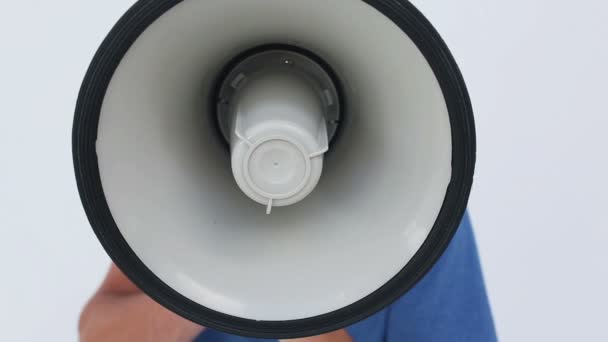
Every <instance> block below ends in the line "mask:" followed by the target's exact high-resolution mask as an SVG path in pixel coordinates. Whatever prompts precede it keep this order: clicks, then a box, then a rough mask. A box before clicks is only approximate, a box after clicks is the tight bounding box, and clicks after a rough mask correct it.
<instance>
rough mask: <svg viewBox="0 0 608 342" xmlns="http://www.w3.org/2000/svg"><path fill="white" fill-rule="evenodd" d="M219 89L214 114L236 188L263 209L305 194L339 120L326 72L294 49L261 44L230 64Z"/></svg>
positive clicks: (318, 173) (317, 174)
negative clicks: (228, 153)
mask: <svg viewBox="0 0 608 342" xmlns="http://www.w3.org/2000/svg"><path fill="white" fill-rule="evenodd" d="M219 95H220V98H219V103H218V115H219V118H218V119H219V122H220V126H221V128H222V132H223V133H224V135H225V136H226V137H227V139H228V141H229V142H230V148H231V159H232V171H233V175H234V178H235V180H236V183H237V184H238V186H239V187H240V189H241V190H242V191H243V192H244V193H245V194H246V195H247V196H248V197H249V198H251V199H253V200H254V201H256V202H258V203H260V204H264V205H266V207H267V213H268V214H270V212H271V210H272V208H273V207H275V206H287V205H292V204H295V203H297V202H299V201H301V200H303V199H304V198H306V197H307V196H308V195H309V194H310V193H311V192H312V191H313V190H314V189H315V187H316V185H317V184H318V182H319V179H320V178H321V173H322V170H323V156H324V154H325V153H326V152H327V151H328V146H329V135H330V134H331V135H333V134H335V130H336V125H337V124H338V121H339V99H338V94H337V89H336V87H335V85H334V84H333V82H332V81H331V78H330V76H329V75H327V74H326V73H325V72H324V70H323V68H321V67H320V66H318V65H317V64H316V63H315V62H314V61H312V60H311V59H309V58H307V57H305V56H303V55H301V54H298V53H295V52H290V51H282V50H272V51H265V52H261V53H258V54H255V55H252V56H250V57H248V58H246V59H245V60H244V61H242V62H241V63H239V64H238V65H236V66H235V67H234V68H233V69H232V71H231V72H230V73H229V74H228V76H227V77H226V79H225V80H224V83H223V84H222V86H221V88H220V94H219ZM328 122H329V124H330V125H331V126H329V127H330V129H328Z"/></svg>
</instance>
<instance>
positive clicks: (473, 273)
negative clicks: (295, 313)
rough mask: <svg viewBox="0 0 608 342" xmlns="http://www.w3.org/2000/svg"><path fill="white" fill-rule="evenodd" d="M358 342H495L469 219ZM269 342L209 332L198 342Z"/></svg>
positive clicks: (363, 327)
mask: <svg viewBox="0 0 608 342" xmlns="http://www.w3.org/2000/svg"><path fill="white" fill-rule="evenodd" d="M347 330H348V332H349V333H350V335H351V336H352V337H353V339H354V340H355V342H496V340H497V339H496V333H495V330H494V323H493V320H492V314H491V311H490V306H489V304H488V297H487V294H486V290H485V286H484V282H483V276H482V272H481V267H480V264H479V255H478V253H477V246H476V243H475V237H474V235H473V229H472V227H471V222H470V219H469V217H468V216H466V217H465V218H464V220H463V222H462V223H461V225H460V228H459V229H458V232H457V233H456V235H455V236H454V239H453V240H452V242H451V243H450V246H449V247H448V248H447V250H446V252H445V253H444V255H443V256H442V257H441V258H440V259H439V261H438V262H437V264H436V265H435V266H434V267H433V269H432V270H431V271H430V272H429V273H428V274H427V275H426V276H425V277H424V279H422V280H421V281H420V282H419V283H418V285H416V287H414V288H413V289H412V290H411V291H409V292H408V293H407V294H406V295H405V296H403V297H402V298H401V299H399V300H398V301H397V302H395V303H394V304H393V305H391V306H390V307H388V308H387V309H385V310H383V311H381V312H379V313H377V314H376V315H374V316H372V317H370V318H368V319H366V320H364V321H362V322H359V323H357V324H355V325H353V326H351V327H349V328H348V329H347ZM255 341H268V340H259V339H251V338H243V337H238V336H232V335H227V334H223V333H220V332H218V331H214V330H208V331H206V332H205V333H203V334H202V335H201V336H200V337H199V338H198V339H197V342H255Z"/></svg>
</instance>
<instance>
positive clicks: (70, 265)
mask: <svg viewBox="0 0 608 342" xmlns="http://www.w3.org/2000/svg"><path fill="white" fill-rule="evenodd" d="M131 3H132V1H125V0H106V1H82V0H55V1H42V0H38V1H37V0H32V1H10V2H4V3H3V4H2V6H1V9H0V161H1V162H0V229H1V230H0V232H1V233H2V234H1V235H0V236H1V237H0V269H1V270H2V278H1V282H0V340H1V341H47V340H48V341H75V340H76V339H77V335H76V322H77V317H78V314H79V310H80V308H81V306H82V305H83V303H84V302H85V301H86V299H87V297H88V296H89V295H90V294H91V293H92V291H94V289H95V288H96V286H97V284H98V283H99V281H100V280H101V279H102V277H103V273H104V272H105V268H106V267H107V265H108V263H109V260H108V258H107V257H106V256H105V254H104V252H103V251H102V249H101V247H100V245H99V244H98V242H97V241H96V239H95V237H94V235H93V233H92V231H91V230H90V228H89V226H88V223H87V220H86V218H85V216H84V213H83V211H82V209H81V205H80V201H79V198H78V195H77V191H76V186H75V181H74V177H73V172H72V160H71V146H70V143H71V142H70V137H71V123H72V113H73V109H74V103H75V99H76V97H77V92H78V88H79V86H80V82H81V80H82V77H83V75H84V73H85V70H86V67H87V66H88V63H89V61H90V59H91V57H92V55H93V53H94V51H95V49H96V48H97V46H98V45H99V43H100V42H101V40H102V39H103V37H104V36H105V34H106V33H107V32H108V31H109V29H110V28H111V26H112V25H113V24H114V22H115V21H116V20H117V19H118V17H119V16H120V15H121V14H122V13H123V12H124V11H125V10H126V9H127V8H128V7H129V6H130V4H131ZM415 3H416V4H418V5H419V7H420V8H421V9H422V10H423V12H425V14H426V15H427V16H428V17H429V19H430V20H431V21H432V22H433V23H434V24H435V26H436V27H437V29H438V30H439V31H440V32H441V33H442V35H443V36H444V38H445V40H446V41H447V43H448V45H449V46H450V47H451V49H452V51H453V53H454V55H455V57H456V59H457V60H458V62H459V64H460V66H461V69H462V71H463V73H464V75H465V78H466V80H467V82H468V86H469V89H470V92H471V96H472V99H473V103H474V106H475V110H476V118H477V125H478V135H479V163H478V171H477V175H476V184H475V188H474V192H473V195H472V198H471V211H472V215H473V219H474V223H475V224H476V230H477V235H478V240H479V244H480V250H481V255H482V258H483V266H484V270H485V273H486V277H487V283H488V289H489V293H490V296H491V301H492V304H493V307H494V312H495V320H496V324H497V328H498V332H499V335H500V338H501V340H502V341H518V342H522V341H523V342H525V341H555V342H557V341H606V340H608V332H607V330H606V329H605V326H604V325H605V320H606V318H605V317H606V310H605V308H606V307H608V295H607V289H608V268H607V267H606V265H605V262H606V261H608V247H607V245H608V224H607V220H606V212H607V211H608V210H607V209H608V208H607V206H608V199H607V194H608V157H607V155H608V153H607V151H606V150H607V148H608V133H607V131H608V109H607V104H606V99H607V98H608V86H607V85H606V82H607V81H608V65H607V63H608V5H606V4H605V2H604V1H599V0H584V1H583V0H581V1H565V0H510V1H497V0H491V1H488V0H460V1H440V0H426V1H422V0H418V1H415Z"/></svg>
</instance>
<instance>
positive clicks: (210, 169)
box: [73, 0, 475, 339]
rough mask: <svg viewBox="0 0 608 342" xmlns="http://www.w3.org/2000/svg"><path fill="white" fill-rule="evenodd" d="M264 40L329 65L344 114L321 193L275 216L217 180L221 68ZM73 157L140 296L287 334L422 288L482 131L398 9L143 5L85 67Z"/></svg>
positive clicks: (344, 319) (104, 234)
mask: <svg viewBox="0 0 608 342" xmlns="http://www.w3.org/2000/svg"><path fill="white" fill-rule="evenodd" d="M218 28H219V29H218ZM273 42H274V43H276V42H278V43H280V45H279V46H276V45H271V46H270V47H271V48H272V49H276V48H277V47H278V48H279V50H285V45H287V46H288V47H289V48H288V49H287V51H292V52H296V53H298V54H300V55H303V56H305V57H307V58H310V59H312V60H314V61H315V63H316V64H318V65H325V64H324V63H326V64H327V66H331V67H330V68H326V67H324V70H325V72H326V73H327V74H328V75H330V77H331V78H332V83H333V84H334V85H335V86H336V91H337V93H338V94H339V96H338V98H339V101H340V119H339V125H337V127H336V133H335V136H334V138H333V139H331V143H330V146H329V152H328V154H327V158H326V160H325V163H326V166H327V167H326V169H325V170H324V173H323V178H322V179H321V181H320V183H319V186H318V187H317V190H315V192H314V193H313V194H312V195H311V196H310V197H308V198H307V200H305V201H302V202H301V203H298V204H297V205H294V206H290V207H286V208H285V209H284V210H283V209H282V210H280V211H278V212H277V214H276V215H272V216H270V217H267V216H266V215H265V213H264V212H262V213H260V210H259V205H257V204H255V203H252V201H251V200H249V199H247V198H244V196H243V195H242V193H241V192H240V190H239V189H238V187H237V186H236V185H235V184H234V179H233V177H232V176H231V175H230V173H229V172H226V170H229V169H230V158H227V156H228V155H229V153H227V152H226V149H227V148H226V149H224V146H225V147H227V146H228V143H227V139H226V137H225V136H224V134H222V129H221V126H222V124H221V123H220V119H219V118H218V115H217V114H218V111H217V99H218V98H219V96H218V95H219V91H220V87H221V83H222V82H223V81H222V80H224V79H225V77H226V75H221V70H222V67H223V70H225V72H226V73H229V72H230V70H232V69H233V67H234V66H231V63H227V61H229V60H230V58H233V57H234V56H236V57H234V59H233V61H235V62H236V63H237V64H238V63H239V61H243V57H245V56H241V55H240V54H245V53H246V55H251V53H252V51H251V50H248V49H250V48H251V47H256V46H257V47H258V48H257V49H259V47H263V50H264V51H266V50H267V49H268V47H269V46H268V43H273ZM302 48H303V49H306V50H307V51H312V52H314V54H312V55H311V54H308V53H307V52H306V51H302V50H301V49H302ZM255 49H256V48H254V51H253V52H261V51H255ZM294 49H295V51H294ZM243 51H244V52H243ZM315 56H319V57H322V59H321V58H318V59H315ZM319 59H321V60H319ZM286 65H289V61H287V63H286ZM218 74H220V75H219V76H218ZM203 78H204V80H202V79H203ZM233 81H234V79H233ZM237 83H238V80H237ZM205 110H207V113H205V114H204V115H201V112H202V111H203V112H204V111H205ZM201 117H203V118H204V119H201ZM73 157H74V167H75V174H76V180H77V185H78V189H79V192H80V197H81V200H82V203H83V206H84V209H85V211H86V214H87V217H88V219H89V222H90V224H91V226H92V228H93V230H94V232H95V234H96V235H97V237H98V239H99V241H100V242H101V244H102V245H103V247H104V248H105V250H106V251H107V253H108V255H109V256H110V257H111V258H112V260H113V261H114V262H115V263H116V264H117V265H118V267H120V268H121V269H122V270H123V272H124V273H125V274H126V275H127V276H128V277H129V278H130V279H131V280H132V281H133V282H134V283H135V284H136V285H137V286H138V287H139V288H141V289H142V290H143V291H144V292H145V293H146V294H148V295H149V296H150V297H152V298H153V299H154V300H156V301H157V302H159V303H160V304H162V305H163V306H165V307H167V308H169V309H170V310H172V311H174V312H176V313H177V314H179V315H181V316H183V317H185V318H187V319H189V320H192V321H194V322H196V323H199V324H201V325H204V326H207V327H209V328H214V329H218V330H222V331H225V332H228V333H233V334H238V335H244V336H252V337H258V338H272V339H277V338H278V339H289V338H297V337H303V336H311V335H317V334H321V333H324V332H328V331H332V330H336V329H339V328H343V327H345V326H348V325H351V324H354V323H356V322H358V321H360V320H362V319H364V318H366V317H369V316H370V315H372V314H374V313H376V312H378V311H380V310H381V309H383V308H385V307H386V306H387V305H389V304H390V303H392V302H394V301H395V300H396V299H398V298H399V297H401V296H402V295H403V294H405V293H407V291H409V290H410V289H412V288H413V287H414V286H415V285H416V284H417V283H418V282H419V281H420V280H421V279H422V278H423V277H424V275H425V274H426V273H427V272H428V271H429V270H430V269H431V267H432V266H433V265H434V264H435V262H436V261H437V260H438V259H439V257H440V256H441V255H442V254H443V252H444V251H445V249H446V248H447V246H448V244H449V242H450V240H451V238H452V236H453V235H454V233H455V232H456V230H457V228H458V226H459V223H460V221H461V219H462V217H463V215H464V212H465V209H466V205H467V201H468V197H469V193H470V190H471V185H472V181H473V173H474V166H475V127H474V120H473V112H472V106H471V103H470V100H469V97H468V93H467V90H466V86H465V84H464V80H463V78H462V75H461V74H460V71H459V69H458V66H457V65H456V62H455V61H454V59H453V57H452V55H451V53H450V51H449V49H448V48H447V46H446V45H445V43H444V42H443V40H442V39H441V37H440V36H439V34H438V33H437V32H436V31H435V29H434V28H433V27H432V25H431V24H430V23H429V22H428V21H427V20H426V19H425V18H424V16H423V15H422V14H421V13H420V12H419V11H418V10H417V9H416V8H415V7H414V6H413V5H412V4H411V3H409V2H407V1H401V0H364V1H359V0H336V1H326V0H306V1H282V0H261V1H250V0H223V1H182V0H141V1H138V2H136V3H135V4H134V6H133V7H132V8H131V9H130V10H129V11H128V12H127V13H126V14H125V15H124V17H123V18H121V20H120V21H119V22H118V23H117V24H116V26H115V27H114V28H113V29H112V31H111V32H110V34H109V35H108V37H107V38H106V39H105V40H104V41H103V43H102V44H101V46H100V48H99V50H98V51H97V53H96V54H95V57H94V58H93V61H92V63H91V65H90V67H89V69H88V71H87V74H86V76H85V79H84V81H83V84H82V87H81V90H80V93H79V97H78V102H77V105H76V111H75V117H74V126H73ZM263 165H264V166H265V167H266V166H267V167H268V168H271V167H273V165H274V163H273V161H272V160H270V159H269V161H268V162H266V159H264V164H263ZM285 227H288V228H289V229H285Z"/></svg>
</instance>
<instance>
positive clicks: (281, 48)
mask: <svg viewBox="0 0 608 342" xmlns="http://www.w3.org/2000/svg"><path fill="white" fill-rule="evenodd" d="M272 51H277V52H286V53H293V54H297V55H301V56H303V57H304V58H307V59H309V60H311V61H313V62H314V63H315V64H316V65H317V66H319V67H321V68H322V71H323V72H324V73H325V74H326V75H327V76H328V77H329V79H330V81H331V83H332V85H333V87H334V89H335V92H336V98H337V104H336V107H337V108H338V113H337V114H336V118H331V119H329V120H328V122H327V124H328V130H329V129H330V128H332V129H331V132H329V133H330V134H329V135H330V139H329V152H327V154H326V155H331V152H332V150H333V146H334V145H335V144H337V143H338V142H339V141H340V137H341V136H342V132H343V129H344V127H345V126H346V125H342V124H341V123H342V122H345V121H346V120H347V115H348V113H347V111H348V108H347V107H346V106H347V101H346V99H345V95H344V91H343V88H342V82H341V80H340V78H339V77H338V75H337V74H336V73H335V72H334V69H333V68H332V67H331V66H330V65H329V64H328V63H327V62H326V61H325V60H324V59H322V58H321V57H319V56H318V55H317V54H315V53H313V52H311V51H309V50H307V49H304V48H301V47H297V46H294V45H287V44H265V45H260V46H256V47H253V48H249V49H246V50H244V51H243V52H242V53H240V54H238V55H236V56H235V57H233V58H232V59H230V60H229V61H228V63H226V64H225V66H224V67H223V68H221V70H219V72H218V74H217V76H216V77H215V81H214V83H213V87H212V91H211V93H210V94H209V95H208V98H209V100H208V101H207V103H208V105H209V108H208V110H207V111H206V112H207V113H210V115H211V117H209V118H207V121H208V122H211V123H212V124H213V125H214V127H215V130H214V131H215V135H216V139H218V140H219V141H220V142H221V144H222V145H223V146H224V147H225V149H226V151H229V150H230V142H229V141H228V140H227V138H226V136H225V134H223V133H222V125H221V122H220V115H222V114H224V113H220V106H222V105H224V104H227V103H222V102H223V101H225V99H223V98H222V96H221V92H222V87H223V85H224V84H225V83H226V82H227V81H229V80H227V78H228V77H229V76H230V75H231V73H233V71H234V69H235V68H236V67H237V66H238V65H240V64H241V63H243V61H246V60H248V59H250V58H251V57H253V56H256V55H260V54H263V53H266V52H272Z"/></svg>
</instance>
